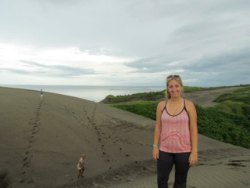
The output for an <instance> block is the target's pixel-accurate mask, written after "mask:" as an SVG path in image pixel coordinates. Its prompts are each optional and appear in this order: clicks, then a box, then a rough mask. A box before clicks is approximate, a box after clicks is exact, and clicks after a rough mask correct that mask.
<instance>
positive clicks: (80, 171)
mask: <svg viewBox="0 0 250 188" xmlns="http://www.w3.org/2000/svg"><path fill="white" fill-rule="evenodd" d="M85 160H86V155H85V154H82V155H81V156H80V159H79V161H78V163H77V170H78V178H80V177H83V172H84V170H85Z"/></svg>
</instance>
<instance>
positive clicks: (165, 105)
mask: <svg viewBox="0 0 250 188" xmlns="http://www.w3.org/2000/svg"><path fill="white" fill-rule="evenodd" d="M166 106H167V100H166V101H165V105H164V108H163V109H162V111H161V113H163V111H164V110H165V108H166Z"/></svg>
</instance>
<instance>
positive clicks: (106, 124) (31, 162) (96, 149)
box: [0, 88, 250, 188]
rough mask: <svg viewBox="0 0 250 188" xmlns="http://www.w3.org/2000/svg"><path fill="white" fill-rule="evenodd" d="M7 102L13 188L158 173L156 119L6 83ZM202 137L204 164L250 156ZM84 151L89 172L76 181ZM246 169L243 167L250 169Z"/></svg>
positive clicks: (6, 141)
mask: <svg viewBox="0 0 250 188" xmlns="http://www.w3.org/2000/svg"><path fill="white" fill-rule="evenodd" d="M0 106H1V108H0V122H1V125H0V156H1V157H0V165H1V169H3V170H7V173H8V174H7V175H8V178H9V179H10V184H11V185H12V187H14V188H15V187H18V188H22V187H23V188H29V187H36V188H39V187H43V188H46V187H50V188H53V187H58V188H59V187H65V188H66V187H112V186H115V185H119V186H124V185H122V184H125V186H126V183H128V182H134V183H136V182H137V180H140V179H141V178H144V177H145V178H146V177H152V176H154V175H155V173H156V172H155V170H156V169H155V162H154V161H153V160H152V159H151V149H152V147H151V145H152V140H153V130H154V121H153V120H150V119H148V118H145V117H142V116H139V115H135V114H133V113H130V112H126V111H122V110H119V109H115V108H112V107H109V106H107V105H105V104H101V103H95V102H91V101H88V100H84V99H79V98H75V97H69V96H64V95H59V94H52V93H45V95H44V98H43V100H40V93H39V92H38V91H31V90H22V89H10V88H0ZM199 140H200V144H199V151H200V152H199V154H200V155H199V156H200V166H204V167H209V165H211V166H214V165H216V163H217V162H218V161H220V160H229V158H230V157H234V158H240V157H245V158H249V156H250V150H248V149H244V148H242V147H238V146H233V145H231V144H226V143H223V142H220V141H216V140H213V139H210V138H208V137H205V136H202V135H199ZM81 153H85V154H86V156H87V159H86V171H85V173H84V175H85V177H84V178H81V179H77V170H76V164H77V162H78V159H79V157H80V154H81ZM234 160H236V159H234ZM236 163H237V162H236ZM238 163H241V162H238ZM244 163H246V166H248V164H249V161H247V160H245V161H244ZM227 167H231V166H230V165H225V168H223V169H227ZM242 168H243V170H242V169H241V170H238V171H237V172H238V173H243V171H244V173H245V174H247V175H249V174H250V172H249V170H246V168H244V167H242ZM248 169H249V168H248ZM241 171H242V172H241ZM196 175H197V176H201V175H202V174H199V173H197V174H196ZM215 183H216V182H215ZM245 183H246V184H248V183H249V182H247V180H246V182H245ZM249 185H250V183H249ZM134 186H135V187H136V186H137V185H134ZM150 186H151V187H152V185H150ZM155 186H156V185H155Z"/></svg>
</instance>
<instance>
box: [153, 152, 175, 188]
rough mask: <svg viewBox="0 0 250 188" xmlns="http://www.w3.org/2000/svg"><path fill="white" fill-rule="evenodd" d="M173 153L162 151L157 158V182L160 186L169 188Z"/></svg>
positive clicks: (159, 187)
mask: <svg viewBox="0 0 250 188" xmlns="http://www.w3.org/2000/svg"><path fill="white" fill-rule="evenodd" d="M173 164H174V160H173V154H171V153H167V152H163V151H160V153H159V159H158V160H157V183H158V188H168V178H169V174H170V172H171V170H172V168H173Z"/></svg>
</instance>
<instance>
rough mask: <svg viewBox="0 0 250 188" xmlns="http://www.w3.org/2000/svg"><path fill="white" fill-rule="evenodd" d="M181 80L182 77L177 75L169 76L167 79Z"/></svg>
mask: <svg viewBox="0 0 250 188" xmlns="http://www.w3.org/2000/svg"><path fill="white" fill-rule="evenodd" d="M180 78H181V77H180V76H179V75H177V74H174V75H169V76H168V77H167V81H169V80H172V79H180Z"/></svg>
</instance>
